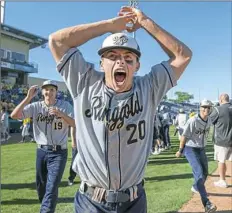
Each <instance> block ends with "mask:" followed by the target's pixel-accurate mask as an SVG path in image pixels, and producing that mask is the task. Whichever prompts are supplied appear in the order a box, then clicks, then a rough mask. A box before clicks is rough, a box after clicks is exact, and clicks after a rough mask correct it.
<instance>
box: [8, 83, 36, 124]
mask: <svg viewBox="0 0 232 213" xmlns="http://www.w3.org/2000/svg"><path fill="white" fill-rule="evenodd" d="M37 89H38V86H37V85H35V86H32V87H30V89H29V90H28V92H27V96H26V98H24V99H23V100H22V102H21V103H20V104H19V105H18V106H16V107H15V109H14V110H13V111H12V113H11V115H10V116H11V118H12V119H21V118H22V112H23V109H24V107H25V106H26V105H28V104H29V103H30V102H31V99H32V98H33V97H34V96H35V95H36V94H37Z"/></svg>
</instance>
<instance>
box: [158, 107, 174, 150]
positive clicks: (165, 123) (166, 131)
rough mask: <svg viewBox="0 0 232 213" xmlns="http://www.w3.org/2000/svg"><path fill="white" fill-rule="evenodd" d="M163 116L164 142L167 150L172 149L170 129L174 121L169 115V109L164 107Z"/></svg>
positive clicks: (162, 109)
mask: <svg viewBox="0 0 232 213" xmlns="http://www.w3.org/2000/svg"><path fill="white" fill-rule="evenodd" d="M161 114H162V120H161V122H162V126H163V141H164V145H165V149H168V148H170V147H171V141H170V136H169V127H170V125H172V119H171V115H170V113H169V107H167V106H162V108H161Z"/></svg>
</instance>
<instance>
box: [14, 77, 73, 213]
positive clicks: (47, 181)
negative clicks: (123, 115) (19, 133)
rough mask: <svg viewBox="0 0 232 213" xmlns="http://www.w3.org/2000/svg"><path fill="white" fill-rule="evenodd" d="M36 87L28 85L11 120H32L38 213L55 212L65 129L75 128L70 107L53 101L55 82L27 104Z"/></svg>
mask: <svg viewBox="0 0 232 213" xmlns="http://www.w3.org/2000/svg"><path fill="white" fill-rule="evenodd" d="M37 89H38V87H37V86H32V87H31V88H30V89H29V90H28V93H27V96H26V98H25V99H24V100H23V101H22V102H21V103H20V104H19V105H18V106H17V107H16V108H15V109H14V111H13V112H12V113H11V117H12V118H13V119H23V118H28V117H32V118H33V131H34V137H35V141H36V142H37V144H38V149H37V156H36V188H37V193H38V197H39V201H40V202H41V203H42V204H41V208H40V213H53V212H55V208H56V203H57V198H58V185H59V183H60V181H61V178H62V175H63V172H64V168H65V165H66V161H67V141H68V130H69V126H72V127H75V121H74V119H73V118H72V117H73V108H72V106H71V105H70V104H69V103H68V102H66V101H62V100H57V99H56V94H57V89H58V86H57V84H56V82H55V81H51V80H48V81H45V82H44V83H43V86H42V94H43V96H44V101H38V102H34V103H31V104H29V103H30V101H31V100H32V98H33V97H34V96H35V95H36V93H37V92H36V91H37Z"/></svg>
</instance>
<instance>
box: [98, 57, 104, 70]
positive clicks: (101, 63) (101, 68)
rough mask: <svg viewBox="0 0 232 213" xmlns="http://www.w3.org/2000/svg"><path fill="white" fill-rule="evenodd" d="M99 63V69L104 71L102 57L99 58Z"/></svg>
mask: <svg viewBox="0 0 232 213" xmlns="http://www.w3.org/2000/svg"><path fill="white" fill-rule="evenodd" d="M99 65H100V70H101V71H104V69H103V61H102V58H101V60H100V62H99Z"/></svg>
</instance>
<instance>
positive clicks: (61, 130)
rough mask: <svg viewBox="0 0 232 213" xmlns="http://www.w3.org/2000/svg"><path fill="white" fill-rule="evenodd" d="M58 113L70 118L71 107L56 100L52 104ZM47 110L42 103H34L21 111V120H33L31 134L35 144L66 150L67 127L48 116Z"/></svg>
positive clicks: (71, 115) (57, 118) (59, 120)
mask: <svg viewBox="0 0 232 213" xmlns="http://www.w3.org/2000/svg"><path fill="white" fill-rule="evenodd" d="M54 106H55V107H57V108H58V109H59V110H60V111H62V112H63V113H65V114H66V115H68V116H70V117H74V115H73V107H72V106H71V105H70V104H69V103H68V102H67V101H63V100H57V101H56V103H55V104H54ZM48 111H49V108H48V106H47V105H46V104H45V102H44V101H38V102H34V103H32V104H29V105H27V106H26V107H25V108H24V109H23V113H22V114H23V118H30V117H32V118H33V132H34V138H35V141H36V142H37V144H41V145H61V146H62V148H67V141H68V129H69V128H68V127H69V125H68V124H67V123H66V122H65V121H64V120H63V119H62V118H61V117H58V116H55V115H49V113H48Z"/></svg>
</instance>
